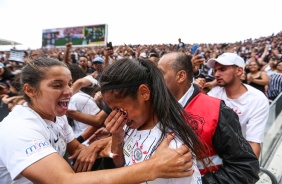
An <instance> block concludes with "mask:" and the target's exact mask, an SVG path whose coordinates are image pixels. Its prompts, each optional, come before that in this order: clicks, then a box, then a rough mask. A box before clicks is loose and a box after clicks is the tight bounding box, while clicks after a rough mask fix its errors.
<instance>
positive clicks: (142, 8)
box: [0, 0, 282, 48]
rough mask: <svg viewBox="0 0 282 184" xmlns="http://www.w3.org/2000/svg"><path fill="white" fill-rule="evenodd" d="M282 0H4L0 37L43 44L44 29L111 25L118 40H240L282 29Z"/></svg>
mask: <svg viewBox="0 0 282 184" xmlns="http://www.w3.org/2000/svg"><path fill="white" fill-rule="evenodd" d="M281 7H282V1H281V0H268V1H262V0H257V1H255V0H236V1H234V0H213V1H211V0H194V1H188V0H174V1H172V0H162V1H158V0H155V1H153V0H142V1H141V0H138V1H136V0H117V1H115V0H99V1H97V0H92V1H91V0H79V1H73V0H68V1H67V0H48V1H42V0H24V1H23V0H0V17H1V28H0V38H2V39H8V40H14V41H17V42H20V43H23V44H24V45H23V46H22V47H30V48H40V47H41V34H42V29H48V28H60V27H72V26H81V25H93V24H105V23H106V24H108V26H109V27H108V31H109V33H108V40H109V41H112V42H113V45H120V44H123V43H127V44H153V43H157V44H161V43H177V39H178V38H182V40H183V41H184V42H185V43H216V42H220V43H222V42H235V41H240V40H244V39H247V38H258V37H260V36H269V35H271V34H272V33H275V34H276V33H278V32H279V31H281V30H282V23H281V22H282V21H281V20H282V11H281V10H282V8H281Z"/></svg>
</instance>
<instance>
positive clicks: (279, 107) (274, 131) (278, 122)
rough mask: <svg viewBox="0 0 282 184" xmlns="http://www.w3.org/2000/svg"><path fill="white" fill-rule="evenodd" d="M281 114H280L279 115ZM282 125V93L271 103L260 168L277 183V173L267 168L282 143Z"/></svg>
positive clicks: (274, 183) (272, 181)
mask: <svg viewBox="0 0 282 184" xmlns="http://www.w3.org/2000/svg"><path fill="white" fill-rule="evenodd" d="M279 115H280V116H279ZM281 127H282V93H280V95H279V96H278V97H277V98H276V99H275V100H274V101H273V102H272V103H271V104H270V106H269V117H268V120H267V124H266V128H265V135H264V142H263V143H262V145H261V146H262V149H261V155H260V170H261V175H262V173H264V174H266V175H267V176H268V177H269V178H270V180H271V183H273V184H277V183H278V181H277V178H276V177H275V175H274V174H273V173H272V172H271V171H269V170H268V169H267V166H268V163H270V162H271V160H272V159H273V157H275V153H276V149H277V147H278V146H279V145H280V144H281V140H282V139H281V135H282V134H281Z"/></svg>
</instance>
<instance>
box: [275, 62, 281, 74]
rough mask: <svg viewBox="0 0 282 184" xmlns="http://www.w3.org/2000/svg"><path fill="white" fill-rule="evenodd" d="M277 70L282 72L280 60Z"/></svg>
mask: <svg viewBox="0 0 282 184" xmlns="http://www.w3.org/2000/svg"><path fill="white" fill-rule="evenodd" d="M276 70H277V71H278V72H279V73H282V62H279V63H278V64H277V67H276Z"/></svg>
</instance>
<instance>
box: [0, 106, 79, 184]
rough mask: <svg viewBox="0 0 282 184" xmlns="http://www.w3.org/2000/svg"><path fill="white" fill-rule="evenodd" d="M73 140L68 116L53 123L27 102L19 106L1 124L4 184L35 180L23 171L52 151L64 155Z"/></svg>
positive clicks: (0, 176) (1, 176)
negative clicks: (23, 174)
mask: <svg viewBox="0 0 282 184" xmlns="http://www.w3.org/2000/svg"><path fill="white" fill-rule="evenodd" d="M73 139H74V135H73V131H72V129H71V127H70V126H69V124H68V121H67V118H66V116H61V117H56V122H52V121H49V120H45V119H42V118H41V117H40V116H39V115H38V114H37V113H36V112H35V111H33V110H32V109H31V108H29V107H28V106H27V104H26V103H25V104H24V105H17V106H16V107H15V108H14V109H13V111H11V112H10V114H9V115H8V116H7V117H6V118H4V120H3V121H2V122H1V123H0V140H1V141H0V150H1V152H0V183H12V181H13V180H14V181H13V183H20V184H22V183H32V182H31V181H29V180H27V179H26V178H24V177H22V176H21V175H20V173H21V172H22V171H23V170H24V169H26V168H27V167H28V166H30V165H31V164H33V163H35V162H37V161H38V160H40V159H42V158H44V157H46V156H48V155H50V154H52V153H56V152H57V153H58V154H60V155H61V156H63V155H64V154H65V151H66V145H67V143H69V142H71V141H72V140H73Z"/></svg>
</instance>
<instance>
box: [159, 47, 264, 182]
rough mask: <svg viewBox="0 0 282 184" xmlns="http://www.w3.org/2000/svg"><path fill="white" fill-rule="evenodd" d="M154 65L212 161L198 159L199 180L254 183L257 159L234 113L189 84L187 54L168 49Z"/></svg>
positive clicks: (190, 69)
mask: <svg viewBox="0 0 282 184" xmlns="http://www.w3.org/2000/svg"><path fill="white" fill-rule="evenodd" d="M196 57H197V56H196V55H195V56H194V57H193V59H196ZM158 67H159V68H160V69H161V70H162V72H163V74H164V79H165V82H166V85H167V87H168V89H169V90H170V91H171V93H172V94H173V96H174V97H175V98H176V100H178V102H179V103H180V104H181V105H182V106H183V107H184V109H185V111H186V112H187V113H188V114H189V116H190V117H191V119H192V121H188V123H189V125H190V126H191V127H192V128H193V130H194V132H195V133H196V134H197V135H198V136H199V138H200V139H201V141H202V142H203V143H204V144H205V145H206V149H207V152H208V153H209V158H210V159H211V160H212V162H213V165H209V168H204V167H203V165H202V164H201V163H200V162H198V167H199V169H200V171H201V174H202V175H203V176H202V180H203V183H207V184H208V183H228V182H230V181H232V182H233V183H255V182H256V181H257V180H258V178H259V177H258V171H259V164H258V160H257V158H256V156H255V154H254V153H253V151H252V148H251V147H250V145H249V144H248V142H247V141H246V140H245V139H244V138H243V136H242V132H240V130H241V127H240V122H239V119H238V116H237V114H236V113H235V112H234V111H232V109H230V108H228V107H227V106H226V105H225V104H224V102H223V101H221V100H219V99H216V98H213V97H210V96H207V95H204V94H202V93H200V90H199V88H198V87H197V86H196V85H195V84H194V85H193V84H192V81H193V73H192V62H191V57H190V56H187V55H185V54H183V53H179V52H173V53H169V54H166V55H164V56H163V57H162V58H161V59H160V61H159V63H158ZM238 130H239V132H238ZM241 145H244V146H243V147H242V146H241ZM243 148H244V149H243Z"/></svg>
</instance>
